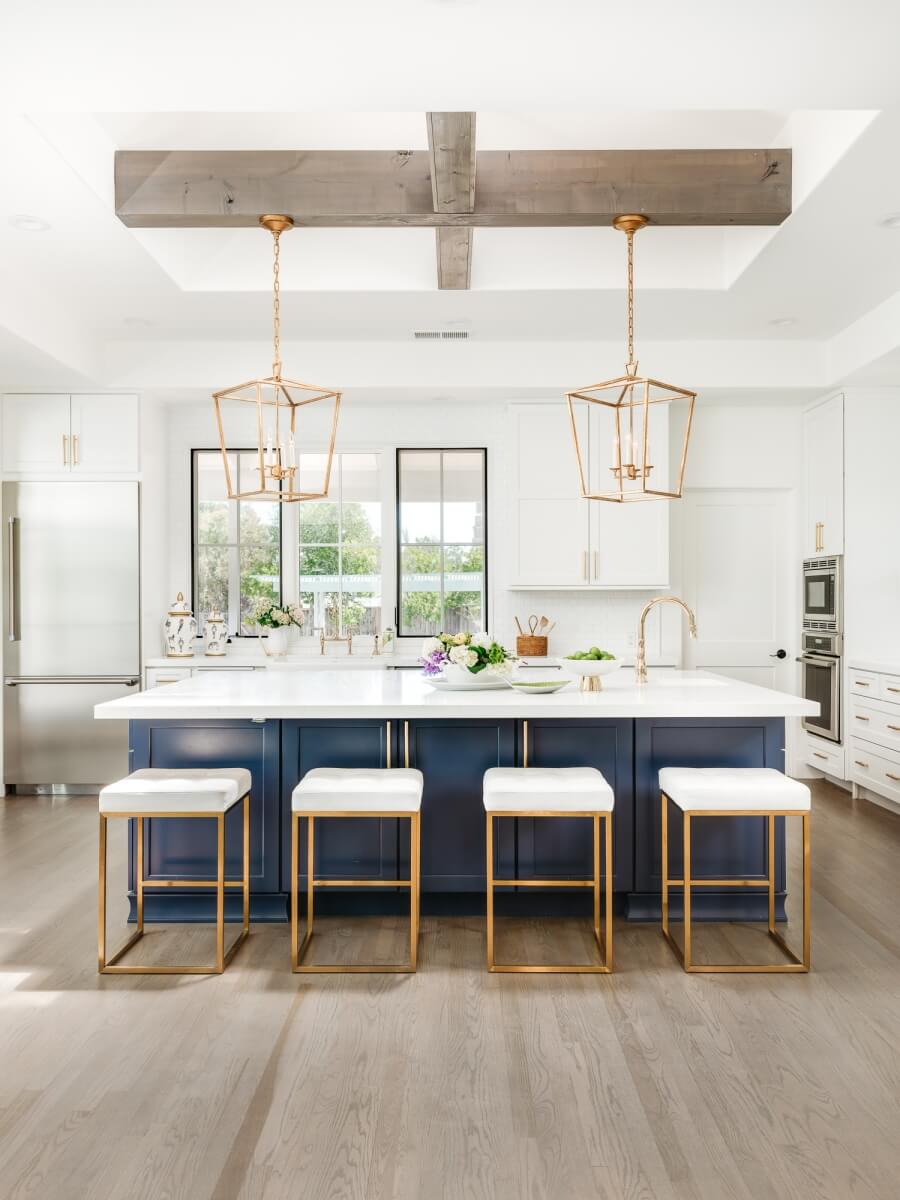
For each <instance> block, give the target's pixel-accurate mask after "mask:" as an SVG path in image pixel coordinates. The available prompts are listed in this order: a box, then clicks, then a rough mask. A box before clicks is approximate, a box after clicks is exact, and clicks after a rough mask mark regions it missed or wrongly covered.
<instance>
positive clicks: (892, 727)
mask: <svg viewBox="0 0 900 1200" xmlns="http://www.w3.org/2000/svg"><path fill="white" fill-rule="evenodd" d="M888 729H890V730H892V731H893V732H894V733H900V725H888Z"/></svg>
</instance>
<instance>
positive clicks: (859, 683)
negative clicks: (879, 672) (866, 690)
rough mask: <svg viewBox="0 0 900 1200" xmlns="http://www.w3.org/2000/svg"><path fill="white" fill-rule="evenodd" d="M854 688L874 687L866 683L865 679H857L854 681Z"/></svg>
mask: <svg viewBox="0 0 900 1200" xmlns="http://www.w3.org/2000/svg"><path fill="white" fill-rule="evenodd" d="M853 686H854V687H871V686H872V685H871V684H869V683H866V681H865V680H864V679H857V680H855V681H854V685H853Z"/></svg>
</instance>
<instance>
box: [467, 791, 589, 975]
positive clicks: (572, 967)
mask: <svg viewBox="0 0 900 1200" xmlns="http://www.w3.org/2000/svg"><path fill="white" fill-rule="evenodd" d="M501 817H579V818H581V819H582V820H590V821H591V822H592V823H593V834H594V838H593V841H594V874H593V878H592V879H497V878H495V876H494V818H501ZM486 818H487V825H486V844H487V969H488V970H489V971H493V972H508V973H510V974H526V975H528V974H531V975H571V974H579V975H609V974H611V973H612V969H613V929H612V813H611V812H602V813H596V812H595V813H592V812H585V811H584V810H581V811H580V812H559V811H557V810H556V809H552V810H550V811H544V810H542V811H540V812H535V811H530V810H529V811H524V812H518V811H517V812H509V811H507V810H506V809H504V810H503V811H502V812H497V811H494V812H489V813H486ZM601 820H602V821H603V824H604V846H605V850H604V864H605V867H604V869H605V872H606V884H605V887H604V889H603V890H604V892H605V896H604V905H603V910H604V911H603V918H604V919H603V922H602V924H603V931H602V933H601V920H600V891H601V888H600V821H601ZM498 887H537V888H541V887H546V888H554V887H589V888H593V891H594V913H593V922H592V925H593V932H594V938H595V940H596V942H597V946H598V949H599V951H600V955H601V961H600V962H599V963H559V964H556V963H554V964H552V965H545V964H538V963H498V962H497V961H496V958H495V956H494V889H495V888H498Z"/></svg>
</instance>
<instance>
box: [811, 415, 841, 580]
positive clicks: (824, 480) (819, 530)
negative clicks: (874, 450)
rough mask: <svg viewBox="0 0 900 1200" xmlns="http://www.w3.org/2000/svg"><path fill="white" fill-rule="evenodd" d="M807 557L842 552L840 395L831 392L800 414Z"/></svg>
mask: <svg viewBox="0 0 900 1200" xmlns="http://www.w3.org/2000/svg"><path fill="white" fill-rule="evenodd" d="M803 449H804V457H805V460H806V504H805V511H806V519H805V521H804V530H803V549H804V554H805V555H806V556H807V557H810V556H814V555H816V554H843V552H844V397H843V395H838V396H832V397H831V398H830V399H829V400H826V401H825V402H824V403H823V404H817V405H816V406H815V408H811V409H808V410H807V412H805V413H804V415H803Z"/></svg>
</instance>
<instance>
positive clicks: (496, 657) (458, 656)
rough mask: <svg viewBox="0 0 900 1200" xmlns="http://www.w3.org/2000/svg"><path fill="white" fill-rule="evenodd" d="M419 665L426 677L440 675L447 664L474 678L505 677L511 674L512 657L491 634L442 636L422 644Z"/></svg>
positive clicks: (452, 634) (443, 634) (445, 634)
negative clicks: (488, 674)
mask: <svg viewBox="0 0 900 1200" xmlns="http://www.w3.org/2000/svg"><path fill="white" fill-rule="evenodd" d="M419 661H420V662H421V663H422V673H423V675H440V673H441V672H442V671H443V669H444V667H445V666H446V665H447V663H452V664H453V665H454V666H457V667H464V668H465V669H466V670H468V671H471V673H472V674H473V675H477V674H478V673H479V672H480V671H486V670H491V671H494V672H497V673H498V674H502V673H504V672H505V671H507V670H509V666H510V664H511V663H512V661H513V655H511V654H510V653H509V651H508V650H505V649H504V648H503V647H502V646H501V645H500V643H499V642H495V641H494V639H493V638H492V637H491V635H490V634H489V633H439V634H438V635H437V637H432V638H428V639H427V640H426V641H425V642H424V643H423V644H422V657H421V659H420V660H419Z"/></svg>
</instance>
